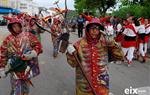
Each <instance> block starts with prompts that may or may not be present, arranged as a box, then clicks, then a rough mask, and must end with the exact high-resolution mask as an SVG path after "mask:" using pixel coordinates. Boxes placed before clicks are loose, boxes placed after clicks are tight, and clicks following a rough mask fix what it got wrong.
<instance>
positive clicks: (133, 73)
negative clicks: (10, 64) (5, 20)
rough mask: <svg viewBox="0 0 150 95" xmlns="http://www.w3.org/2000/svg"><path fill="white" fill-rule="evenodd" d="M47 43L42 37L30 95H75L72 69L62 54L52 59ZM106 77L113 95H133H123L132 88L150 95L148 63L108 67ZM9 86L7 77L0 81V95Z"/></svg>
mask: <svg viewBox="0 0 150 95" xmlns="http://www.w3.org/2000/svg"><path fill="white" fill-rule="evenodd" d="M6 30H7V29H6V27H1V26H0V38H1V39H2V38H4V35H7V34H6V33H8V32H5V31H6ZM70 38H71V40H70V42H75V41H77V40H78V38H77V35H76V33H71V37H70ZM1 39H0V41H1ZM50 40H51V38H50V34H49V33H44V34H42V45H43V50H44V52H43V54H41V55H40V57H39V61H40V69H41V74H40V75H39V76H38V77H36V78H34V79H33V83H34V86H35V87H31V94H30V95H75V94H74V93H75V69H73V68H71V67H70V66H69V65H68V64H67V62H66V58H65V54H59V56H58V58H57V59H53V57H52V43H51V41H50ZM109 73H110V90H111V92H112V93H113V95H135V94H125V93H124V90H125V89H131V87H132V88H133V89H134V88H140V90H141V89H142V91H145V92H143V93H142V94H140V95H150V61H148V62H147V63H145V64H141V63H139V62H137V61H135V62H134V64H133V65H132V66H131V67H127V66H126V65H125V64H121V65H117V64H110V65H109ZM9 86H10V84H9V77H8V78H6V79H1V80H0V95H9V91H10V87H9ZM148 87H149V88H148Z"/></svg>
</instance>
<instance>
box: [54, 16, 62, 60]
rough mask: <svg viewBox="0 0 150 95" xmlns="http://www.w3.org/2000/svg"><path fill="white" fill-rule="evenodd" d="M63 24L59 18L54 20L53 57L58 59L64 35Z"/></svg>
mask: <svg viewBox="0 0 150 95" xmlns="http://www.w3.org/2000/svg"><path fill="white" fill-rule="evenodd" d="M60 24H61V22H60V20H59V19H58V18H54V19H53V24H52V25H51V32H52V34H51V38H52V42H53V57H54V58H56V57H57V55H58V51H59V45H60V40H61V39H59V37H60V36H61V34H62V32H63V31H62V29H61V26H60Z"/></svg>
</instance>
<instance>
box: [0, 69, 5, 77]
mask: <svg viewBox="0 0 150 95" xmlns="http://www.w3.org/2000/svg"><path fill="white" fill-rule="evenodd" d="M5 77H6V74H5V68H0V78H5Z"/></svg>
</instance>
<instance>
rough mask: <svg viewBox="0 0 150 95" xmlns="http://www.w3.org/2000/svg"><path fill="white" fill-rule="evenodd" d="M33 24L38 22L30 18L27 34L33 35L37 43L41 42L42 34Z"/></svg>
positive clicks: (34, 18)
mask: <svg viewBox="0 0 150 95" xmlns="http://www.w3.org/2000/svg"><path fill="white" fill-rule="evenodd" d="M35 22H38V20H37V18H36V17H34V16H32V17H31V18H30V21H29V32H31V33H32V34H33V35H35V36H36V37H37V38H38V40H39V41H41V36H40V34H41V33H44V31H42V30H41V29H40V28H39V27H37V25H36V24H35Z"/></svg>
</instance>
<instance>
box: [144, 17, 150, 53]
mask: <svg viewBox="0 0 150 95" xmlns="http://www.w3.org/2000/svg"><path fill="white" fill-rule="evenodd" d="M149 39H150V23H149V19H145V50H144V52H145V54H146V53H147V48H148V41H149Z"/></svg>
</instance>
